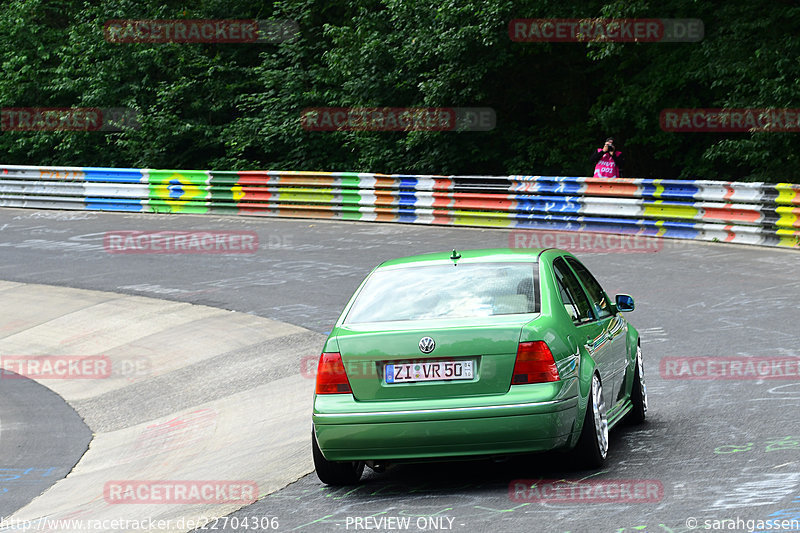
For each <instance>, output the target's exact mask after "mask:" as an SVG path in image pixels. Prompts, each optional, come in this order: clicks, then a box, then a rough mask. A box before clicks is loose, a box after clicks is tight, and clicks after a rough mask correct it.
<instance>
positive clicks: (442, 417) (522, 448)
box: [314, 395, 578, 461]
mask: <svg viewBox="0 0 800 533" xmlns="http://www.w3.org/2000/svg"><path fill="white" fill-rule="evenodd" d="M577 414H578V397H577V395H575V396H570V397H566V398H565V397H559V398H557V399H553V400H548V401H540V402H526V403H505V404H501V405H486V406H470V407H454V408H442V409H409V410H392V411H374V410H373V411H369V412H347V413H344V412H340V413H320V412H316V409H315V413H314V428H315V435H316V438H317V443H318V444H319V447H320V450H321V451H322V453H323V455H324V456H325V458H326V459H328V460H329V461H351V460H391V459H394V460H401V459H411V460H413V459H425V458H431V457H447V456H452V457H456V456H471V455H501V454H511V453H525V452H535V451H545V450H552V449H555V448H560V447H563V446H566V445H567V443H568V442H569V438H570V436H571V435H572V432H573V431H574V423H575V420H576V418H577Z"/></svg>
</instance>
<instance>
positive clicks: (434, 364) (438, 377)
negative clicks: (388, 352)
mask: <svg viewBox="0 0 800 533" xmlns="http://www.w3.org/2000/svg"><path fill="white" fill-rule="evenodd" d="M384 376H385V379H386V383H411V382H414V381H453V380H457V379H472V361H426V362H419V363H399V364H391V365H386V367H385V373H384Z"/></svg>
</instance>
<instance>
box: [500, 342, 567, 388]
mask: <svg viewBox="0 0 800 533" xmlns="http://www.w3.org/2000/svg"><path fill="white" fill-rule="evenodd" d="M559 379H560V378H559V377H558V368H557V367H556V361H555V359H554V358H553V353H552V352H551V351H550V347H549V346H547V343H546V342H544V341H533V342H521V343H519V347H518V348H517V360H516V361H515V362H514V374H513V377H512V378H511V384H512V385H523V384H525V383H546V382H548V381H558V380H559Z"/></svg>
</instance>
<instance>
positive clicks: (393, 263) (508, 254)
mask: <svg viewBox="0 0 800 533" xmlns="http://www.w3.org/2000/svg"><path fill="white" fill-rule="evenodd" d="M545 250H548V248H486V249H481V250H458V249H456V254H457V255H459V256H460V257H458V258H457V259H455V260H456V261H457V262H458V263H499V262H503V263H506V262H519V263H526V262H528V263H530V262H534V263H535V262H537V261H538V258H539V254H541V253H542V252H543V251H545ZM452 256H453V251H452V250H451V251H449V252H436V253H430V254H421V255H412V256H408V257H399V258H397V259H390V260H389V261H385V262H383V263H381V264H380V266H378V268H379V269H382V268H390V267H404V266H408V267H410V266H423V265H425V266H431V265H437V264H442V265H444V264H452V263H453V261H454V259H453V257H452Z"/></svg>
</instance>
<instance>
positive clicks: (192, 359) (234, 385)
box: [0, 281, 324, 531]
mask: <svg viewBox="0 0 800 533" xmlns="http://www.w3.org/2000/svg"><path fill="white" fill-rule="evenodd" d="M0 299H1V300H2V302H3V305H2V306H0V324H2V328H0V366H3V367H4V368H5V369H6V370H5V371H4V372H3V376H2V377H4V378H14V377H17V376H16V375H14V374H9V373H8V372H7V371H13V372H15V373H16V374H21V375H23V376H28V377H30V379H33V380H35V381H36V382H38V383H39V384H41V385H44V386H45V387H47V388H49V389H50V390H52V391H53V392H55V393H56V394H58V395H59V396H60V397H61V398H63V399H64V400H65V401H66V402H67V403H68V404H69V405H70V406H71V407H72V408H73V409H74V410H75V411H76V412H77V414H78V415H79V416H80V417H81V418H82V419H83V421H84V422H85V424H86V425H87V426H88V428H89V429H90V430H91V432H92V438H91V441H90V442H89V447H88V450H86V452H85V453H84V454H83V456H82V457H81V458H80V460H79V461H78V463H77V464H76V465H75V466H74V468H73V469H72V471H70V472H69V474H68V475H67V476H66V477H64V478H62V479H60V480H58V481H56V482H55V484H53V485H52V486H50V487H49V488H48V489H47V490H45V491H44V493H42V494H41V495H39V496H38V497H36V498H34V499H33V500H32V501H30V502H29V503H28V504H27V505H25V506H24V507H22V508H21V509H19V510H17V511H16V512H14V513H13V514H12V515H11V516H10V517H5V522H4V524H3V525H4V526H10V527H11V529H13V528H14V527H15V526H16V527H18V528H21V527H24V525H26V524H27V526H28V527H29V530H35V529H37V528H38V529H40V530H46V529H51V528H52V529H58V530H59V531H68V530H70V529H71V528H70V526H69V523H68V522H66V521H68V520H82V521H83V526H82V527H83V529H84V530H89V529H92V528H93V526H92V524H96V525H97V526H98V527H97V528H94V529H101V527H100V526H107V527H102V529H106V530H108V529H116V530H160V531H187V530H190V529H193V528H194V527H197V526H199V525H203V523H204V521H208V520H210V519H212V518H214V517H220V516H224V515H227V514H229V513H231V512H233V511H235V510H236V509H239V508H241V507H243V506H245V505H247V504H249V503H252V502H253V501H254V500H256V499H258V498H262V497H264V496H265V495H267V494H270V493H272V492H274V491H276V490H278V489H280V488H282V487H284V486H286V485H288V484H289V483H292V482H293V481H296V480H297V479H299V478H301V477H302V476H304V475H306V474H308V473H309V472H311V471H312V470H313V465H312V461H311V450H310V441H309V433H310V429H311V428H310V422H309V421H310V420H311V397H312V392H313V386H314V382H313V379H308V378H307V377H304V375H308V373H304V372H302V370H301V363H302V362H303V361H304V358H306V359H307V358H308V356H316V355H318V354H319V352H320V350H321V348H322V344H323V342H324V336H323V335H321V334H319V333H315V332H312V331H309V330H306V329H304V328H301V327H298V326H293V325H289V324H285V323H282V322H277V321H274V320H269V319H266V318H261V317H257V316H252V315H249V314H243V313H237V312H233V311H225V310H221V309H217V308H211V307H205V306H200V305H192V304H187V303H180V302H168V301H162V300H157V299H151V298H144V297H140V296H125V295H119V294H114V293H108V292H99V291H89V290H79V289H71V288H63V287H53V286H45V285H34V284H26V283H14V282H5V281H0ZM41 356H46V357H41ZM26 381H27V380H16V382H18V383H19V382H26ZM11 382H12V379H8V381H7V383H11ZM37 391H38V392H39V393H41V392H46V391H42V389H41V388H38V387H36V388H35V389H33V392H37ZM3 422H4V420H2V419H0V442H2V440H3V439H2V437H3V436H5V435H4V433H6V432H7V431H10V430H11V429H12V428H10V427H4V426H3ZM61 437H63V435H61V436H58V435H50V436H49V444H46V446H48V447H49V448H51V449H52V450H54V451H55V450H58V449H59V448H60V447H61V446H62V445H63V442H62V439H61ZM45 438H47V435H45ZM84 446H85V445H84ZM46 451H47V450H45V453H46ZM69 466H70V465H67V469H66V470H65V471H67V470H68V468H69ZM114 520H116V521H117V522H113V521H114ZM145 520H147V521H149V523H148V524H145V523H143V522H144V521H145ZM45 521H47V523H45ZM58 521H64V522H61V523H59V522H58ZM126 521H128V522H126Z"/></svg>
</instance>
